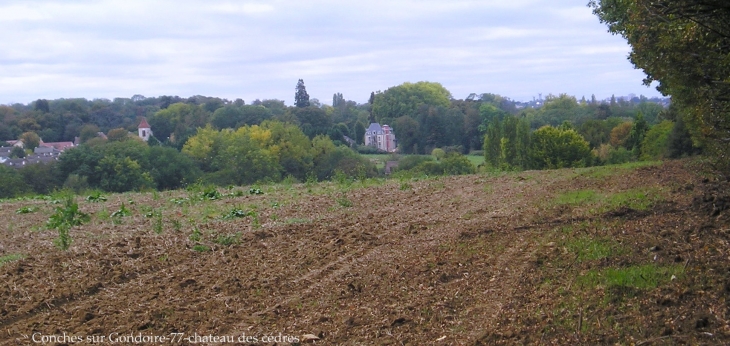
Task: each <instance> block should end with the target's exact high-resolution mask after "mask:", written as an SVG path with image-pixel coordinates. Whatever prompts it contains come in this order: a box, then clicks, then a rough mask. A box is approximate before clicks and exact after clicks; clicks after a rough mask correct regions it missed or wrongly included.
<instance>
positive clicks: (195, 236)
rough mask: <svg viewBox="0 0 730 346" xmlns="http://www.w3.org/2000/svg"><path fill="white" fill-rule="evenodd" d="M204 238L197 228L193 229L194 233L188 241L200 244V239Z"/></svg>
mask: <svg viewBox="0 0 730 346" xmlns="http://www.w3.org/2000/svg"><path fill="white" fill-rule="evenodd" d="M202 237H203V234H202V233H200V230H199V229H198V228H197V227H196V228H193V232H192V233H191V234H190V236H189V237H188V239H190V241H193V242H199V241H200V239H202Z"/></svg>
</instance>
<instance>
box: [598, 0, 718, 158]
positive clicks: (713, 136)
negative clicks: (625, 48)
mask: <svg viewBox="0 0 730 346" xmlns="http://www.w3.org/2000/svg"><path fill="white" fill-rule="evenodd" d="M590 6H592V7H593V9H594V13H595V14H596V15H597V16H598V17H599V18H600V20H601V21H602V22H603V23H605V24H606V25H608V28H609V31H610V32H612V33H613V34H617V35H621V36H622V37H624V38H625V39H626V40H627V41H628V43H629V44H630V45H631V48H632V51H631V53H630V55H629V58H630V60H631V62H632V63H633V64H634V65H635V66H636V67H637V68H641V69H643V70H644V72H645V73H646V79H645V80H644V83H645V84H646V85H650V84H651V83H652V82H655V81H656V82H658V83H659V85H658V87H657V89H658V90H659V91H660V92H662V93H663V94H664V95H672V102H673V104H675V105H676V106H677V107H678V108H681V109H682V110H684V111H685V112H686V119H684V120H685V121H686V125H687V127H688V128H689V129H690V133H692V134H693V137H694V139H695V140H696V141H697V142H700V143H702V144H703V145H704V146H705V147H706V148H707V149H708V151H709V152H710V153H711V154H713V155H714V156H715V157H716V158H717V162H718V163H719V164H720V165H721V166H722V167H721V168H724V169H727V170H730V160H728V157H727V155H728V153H730V98H729V97H728V95H730V84H728V80H729V79H730V60H729V59H728V56H729V55H730V32H728V30H727V28H728V26H727V23H728V22H729V21H730V7H728V6H727V3H726V1H724V0H708V1H692V0H626V1H615V0H592V1H591V2H590Z"/></svg>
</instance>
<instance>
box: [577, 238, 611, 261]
mask: <svg viewBox="0 0 730 346" xmlns="http://www.w3.org/2000/svg"><path fill="white" fill-rule="evenodd" d="M565 246H566V248H567V249H568V250H569V251H570V252H571V253H573V254H575V256H576V261H577V262H584V261H594V260H600V259H603V258H609V257H611V256H616V255H619V254H622V253H624V252H625V250H624V249H622V248H621V246H620V244H618V243H617V242H615V241H612V240H608V239H593V238H589V237H580V238H576V239H572V240H570V241H568V242H567V243H566V244H565Z"/></svg>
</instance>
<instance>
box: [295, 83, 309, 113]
mask: <svg viewBox="0 0 730 346" xmlns="http://www.w3.org/2000/svg"><path fill="white" fill-rule="evenodd" d="M296 90H297V92H296V93H295V94H294V105H295V106H297V107H299V108H304V107H309V94H307V88H306V87H305V86H304V80H302V79H300V80H299V82H297V87H296Z"/></svg>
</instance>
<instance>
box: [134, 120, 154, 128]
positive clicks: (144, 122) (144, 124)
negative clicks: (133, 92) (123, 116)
mask: <svg viewBox="0 0 730 346" xmlns="http://www.w3.org/2000/svg"><path fill="white" fill-rule="evenodd" d="M137 128H138V129H149V128H151V126H150V124H148V123H147V118H142V122H141V123H139V126H137Z"/></svg>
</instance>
